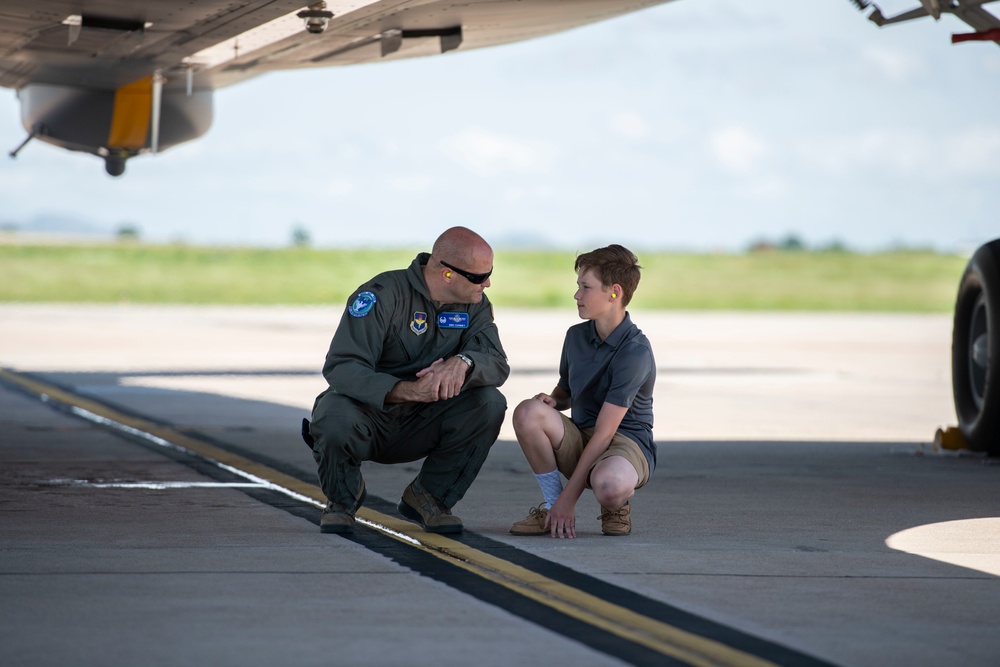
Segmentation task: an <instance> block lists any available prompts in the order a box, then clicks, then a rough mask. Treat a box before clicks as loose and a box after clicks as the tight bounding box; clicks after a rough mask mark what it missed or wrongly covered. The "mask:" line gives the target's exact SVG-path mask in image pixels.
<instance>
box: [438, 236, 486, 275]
mask: <svg viewBox="0 0 1000 667" xmlns="http://www.w3.org/2000/svg"><path fill="white" fill-rule="evenodd" d="M492 257H493V249H492V248H490V244H489V243H487V242H486V240H485V239H483V237H482V236H480V235H479V234H477V233H475V232H474V231H472V230H471V229H468V228H466V227H452V228H451V229H446V230H445V231H444V233H443V234H441V236H439V237H438V238H437V240H436V241H435V242H434V247H433V248H431V258H432V259H436V260H437V261H439V262H441V261H444V262H448V263H449V264H454V265H456V266H463V267H464V266H472V265H474V264H477V263H479V262H481V261H482V260H484V259H486V258H489V263H490V264H491V265H492Z"/></svg>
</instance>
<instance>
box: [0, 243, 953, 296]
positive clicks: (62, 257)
mask: <svg viewBox="0 0 1000 667" xmlns="http://www.w3.org/2000/svg"><path fill="white" fill-rule="evenodd" d="M421 250H425V249H423V248H415V247H414V248H409V247H408V248H388V249H387V248H370V249H363V248H348V249H333V248H330V249H327V248H323V249H320V248H311V247H287V248H260V247H235V246H195V245H185V244H153V243H146V242H138V241H136V242H121V241H120V242H103V243H95V242H90V243H75V242H74V243H67V242H65V241H63V242H59V241H57V240H54V239H49V240H37V239H35V240H30V241H29V240H22V241H19V242H14V241H11V240H10V239H7V242H5V243H0V302H2V303H32V302H40V303H144V304H170V303H176V304H206V305H207V304H216V305H225V304H233V305H307V304H315V305H320V304H331V305H336V306H340V305H342V304H343V303H344V302H345V301H346V299H347V298H348V297H349V296H350V293H351V292H352V291H353V290H354V289H355V288H356V287H357V286H359V285H360V284H361V283H363V282H364V281H366V280H367V279H369V278H370V277H371V276H373V275H375V274H377V273H379V272H381V271H388V270H392V269H397V268H404V267H406V266H407V265H408V264H409V263H410V261H411V260H412V259H413V257H414V256H415V255H416V253H417V252H420V251H421ZM634 250H635V252H636V253H637V254H638V255H639V261H640V263H641V265H642V266H643V277H642V281H641V283H640V285H639V289H638V291H637V293H636V296H635V299H634V301H633V303H632V308H633V309H636V310H694V311H714V310H736V311H763V310H776V311H813V312H915V313H920V312H950V311H951V310H952V308H953V306H954V299H955V294H956V292H957V288H958V283H959V280H960V278H961V275H962V271H963V270H964V268H965V264H966V261H967V259H966V258H965V257H963V256H959V255H955V254H950V253H942V252H936V251H933V250H909V249H904V250H887V251H881V252H870V253H869V252H864V253H862V252H855V251H850V250H842V249H830V250H809V249H801V250H782V249H779V248H769V249H765V250H757V251H746V252H743V253H706V252H677V251H653V250H642V249H639V248H636V249H634ZM576 254H577V253H576V252H575V251H571V250H555V249H546V250H524V249H507V248H503V247H499V248H497V249H496V262H495V264H496V267H495V271H494V276H493V278H492V281H491V282H492V286H491V287H490V288H489V292H488V294H489V295H490V299H491V300H492V301H493V303H494V304H495V305H496V306H497V307H507V308H566V309H570V308H572V307H573V300H572V294H573V291H574V289H575V275H574V274H573V269H572V267H573V260H574V258H575V256H576Z"/></svg>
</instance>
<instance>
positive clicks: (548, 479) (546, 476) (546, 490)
mask: <svg viewBox="0 0 1000 667" xmlns="http://www.w3.org/2000/svg"><path fill="white" fill-rule="evenodd" d="M535 479H537V480H538V486H540V487H542V497H543V498H545V506H544V507H543V508H542V509H550V508H551V507H552V503H554V502H555V501H556V500H558V499H559V494H560V493H562V490H563V485H562V478H561V477H560V476H559V470H558V469H556V470H553V471H552V472H547V473H543V474H541V475H539V474H538V473H535Z"/></svg>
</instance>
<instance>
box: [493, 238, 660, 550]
mask: <svg viewBox="0 0 1000 667" xmlns="http://www.w3.org/2000/svg"><path fill="white" fill-rule="evenodd" d="M640 268H641V267H640V266H639V264H638V258H636V256H635V255H634V254H632V252H631V251H629V250H628V249H627V248H624V247H622V246H620V245H610V246H608V247H606V248H598V249H597V250H594V251H592V252H588V253H585V254H583V255H580V256H579V257H577V258H576V264H575V266H574V269H575V270H576V272H577V290H576V294H574V295H573V298H574V299H575V300H576V305H577V311H578V312H579V315H580V317H581V318H582V319H584V320H587V321H586V322H583V323H581V324H577V325H574V326H572V327H570V329H569V330H568V331H567V332H566V340H565V341H564V343H563V350H562V358H561V359H560V362H559V383H558V384H557V385H556V387H555V389H553V390H552V393H551V394H538V395H537V396H535V397H534V398H531V399H528V400H525V401H522V402H521V403H520V404H519V405H518V406H517V408H516V409H515V410H514V415H513V422H514V432H515V433H516V435H517V441H518V444H520V445H521V451H523V452H524V456H525V458H526V459H527V460H528V465H530V466H531V469H532V471H533V472H534V473H535V478H536V479H537V480H538V484H539V486H540V487H541V489H542V495H543V497H544V501H543V502H542V504H540V505H539V506H538V507H534V508H532V509H531V512H530V513H529V514H528V517H527V518H525V519H524V520H523V521H519V522H517V523H515V524H514V525H513V527H512V528H511V529H510V532H511V533H512V534H514V535H546V534H549V535H551V536H552V537H559V538H566V537H569V538H573V537H576V521H575V516H574V508H575V506H576V502H577V500H579V499H580V496H581V495H582V494H583V490H584V488H592V489H593V491H594V495H595V497H596V498H597V501H598V502H599V503H600V504H601V517H600V518H601V531H602V532H603V533H604V534H605V535H628V534H629V533H630V532H631V530H632V523H631V518H630V516H629V512H630V506H629V499H630V498H631V497H632V496H633V495H634V494H635V490H636V489H638V488H639V487H641V486H642V485H643V484H645V483H646V481H647V480H648V479H649V474H650V472H651V471H652V470H653V468H654V466H655V464H656V444H655V443H654V442H653V384H654V382H655V381H656V363H655V362H654V360H653V350H652V348H651V347H650V345H649V341H648V340H647V339H646V337H645V336H644V335H643V334H642V332H641V331H639V328H638V327H636V326H635V325H634V324H632V320H631V318H630V317H629V315H628V313H627V312H626V311H625V307H626V306H627V305H628V303H629V301H631V299H632V295H633V294H634V293H635V289H636V287H637V286H638V284H639V270H640ZM562 410H571V417H566V416H565V415H563V414H562V413H561V411H562ZM560 472H561V473H562V474H563V475H565V476H566V478H567V479H568V482H567V483H566V487H565V488H563V483H562V479H561V478H560V476H559V473H560Z"/></svg>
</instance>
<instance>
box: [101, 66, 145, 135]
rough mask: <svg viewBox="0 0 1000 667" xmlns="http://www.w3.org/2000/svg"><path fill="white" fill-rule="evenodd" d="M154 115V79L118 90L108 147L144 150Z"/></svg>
mask: <svg viewBox="0 0 1000 667" xmlns="http://www.w3.org/2000/svg"><path fill="white" fill-rule="evenodd" d="M152 113H153V77H152V76H147V77H144V78H142V79H139V80H138V81H133V82H132V83H130V84H128V85H125V86H122V87H121V88H119V89H118V90H116V91H115V104H114V108H113V110H112V112H111V129H110V130H109V131H108V148H142V147H144V146H145V145H146V137H147V135H148V134H149V121H150V117H151V116H152Z"/></svg>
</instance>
